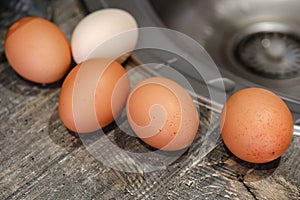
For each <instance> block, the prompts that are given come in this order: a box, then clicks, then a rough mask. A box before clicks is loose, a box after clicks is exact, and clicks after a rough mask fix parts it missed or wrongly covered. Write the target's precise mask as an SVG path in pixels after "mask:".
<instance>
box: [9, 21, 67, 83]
mask: <svg viewBox="0 0 300 200" xmlns="http://www.w3.org/2000/svg"><path fill="white" fill-rule="evenodd" d="M4 50H5V54H6V58H7V60H8V62H9V64H10V65H11V66H12V68H13V69H14V70H15V71H16V72H17V73H18V74H19V75H20V76H22V77H24V78H25V79H28V80H30V81H33V82H36V83H53V82H55V81H58V80H60V79H61V78H62V77H63V76H64V75H65V73H66V72H67V70H68V68H69V65H70V63H71V50H70V46H69V43H68V40H67V38H66V37H65V35H64V33H63V32H62V31H61V30H60V29H59V28H58V27H57V26H56V25H55V24H53V23H52V22H50V21H48V20H45V19H43V18H38V17H25V18H22V19H20V20H18V21H16V22H15V23H14V24H13V25H12V26H11V27H10V28H9V29H8V31H7V33H6V37H5V43H4Z"/></svg>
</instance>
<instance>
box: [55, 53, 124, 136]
mask: <svg viewBox="0 0 300 200" xmlns="http://www.w3.org/2000/svg"><path fill="white" fill-rule="evenodd" d="M128 92H129V79H128V77H127V74H126V71H125V69H124V68H123V67H122V66H121V65H120V64H119V63H117V62H115V61H110V60H107V59H101V58H97V59H91V60H87V61H85V62H82V63H81V64H78V65H77V66H76V67H75V68H73V69H72V71H71V72H70V73H69V74H68V76H67V77H66V79H65V80H64V83H63V85H62V88H61V91H60V96H59V106H58V110H59V115H60V118H61V120H62V122H63V123H64V125H65V126H66V127H67V128H68V129H70V130H72V131H74V132H78V133H88V132H93V131H96V130H98V129H101V128H103V127H105V126H107V125H108V124H110V123H112V122H113V121H114V119H115V118H116V117H117V116H118V115H119V114H120V112H121V111H122V109H123V106H124V105H125V102H126V98H127V96H128Z"/></svg>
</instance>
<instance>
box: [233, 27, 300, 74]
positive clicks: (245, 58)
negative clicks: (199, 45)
mask: <svg viewBox="0 0 300 200" xmlns="http://www.w3.org/2000/svg"><path fill="white" fill-rule="evenodd" d="M234 55H235V58H236V59H237V61H238V62H239V63H240V64H241V65H242V66H244V67H246V68H247V69H249V70H250V71H252V72H254V73H256V74H258V75H261V76H264V77H267V78H274V79H288V78H293V77H296V76H298V75H299V73H300V40H299V38H298V37H297V36H295V35H293V34H287V33H280V32H258V33H254V34H251V35H248V36H247V37H245V38H244V39H242V40H241V41H240V42H239V43H238V45H236V49H235V53H234Z"/></svg>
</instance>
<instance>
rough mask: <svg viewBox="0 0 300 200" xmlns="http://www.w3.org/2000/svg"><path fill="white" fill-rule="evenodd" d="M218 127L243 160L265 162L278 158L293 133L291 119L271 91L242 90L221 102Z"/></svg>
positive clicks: (283, 105)
mask: <svg viewBox="0 0 300 200" xmlns="http://www.w3.org/2000/svg"><path fill="white" fill-rule="evenodd" d="M220 128H221V133H222V138H223V140H224V143H225V145H226V146H227V147H228V149H229V150H230V151H231V152H232V153H233V154H234V155H236V156H237V157H239V158H240V159H242V160H245V161H248V162H252V163H266V162H270V161H272V160H275V159H276V158H278V157H280V156H281V155H282V154H283V153H284V152H285V151H286V149H287V148H288V147H289V145H290V142H291V140H292V136H293V118H292V114H291V112H290V110H289V108H288V107H287V105H286V104H285V103H284V102H283V101H282V100H281V99H280V98H279V97H278V96H277V95H275V94H274V93H272V92H270V91H268V90H265V89H260V88H248V89H243V90H240V91H238V92H236V93H235V94H233V95H232V96H231V97H230V98H229V99H228V100H227V102H226V104H225V105H224V108H223V110H222V114H221V121H220Z"/></svg>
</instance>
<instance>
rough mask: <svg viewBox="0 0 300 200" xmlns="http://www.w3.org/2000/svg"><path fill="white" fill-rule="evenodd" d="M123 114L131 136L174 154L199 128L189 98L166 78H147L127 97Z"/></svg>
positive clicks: (196, 114) (190, 141)
mask: <svg viewBox="0 0 300 200" xmlns="http://www.w3.org/2000/svg"><path fill="white" fill-rule="evenodd" d="M126 112H127V117H128V122H129V124H130V126H131V127H132V129H133V130H134V132H135V133H136V134H137V136H138V137H140V138H141V139H142V140H143V141H144V142H145V143H147V144H149V145H150V146H152V147H155V148H158V149H162V150H168V151H174V150H180V149H183V148H185V147H187V146H188V145H190V144H191V143H192V142H193V140H194V138H195V136H196V133H197V130H198V127H199V119H198V112H197V109H196V107H195V105H194V104H193V101H192V98H191V97H190V96H189V94H188V93H187V92H186V91H185V90H184V89H183V88H182V87H181V86H180V85H179V84H177V83H175V82H174V81H172V80H169V79H166V78H160V77H155V78H149V79H146V80H144V81H142V82H141V83H139V84H138V85H137V86H136V87H135V88H134V89H133V90H132V92H131V93H130V94H129V97H128V100H127V104H126Z"/></svg>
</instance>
